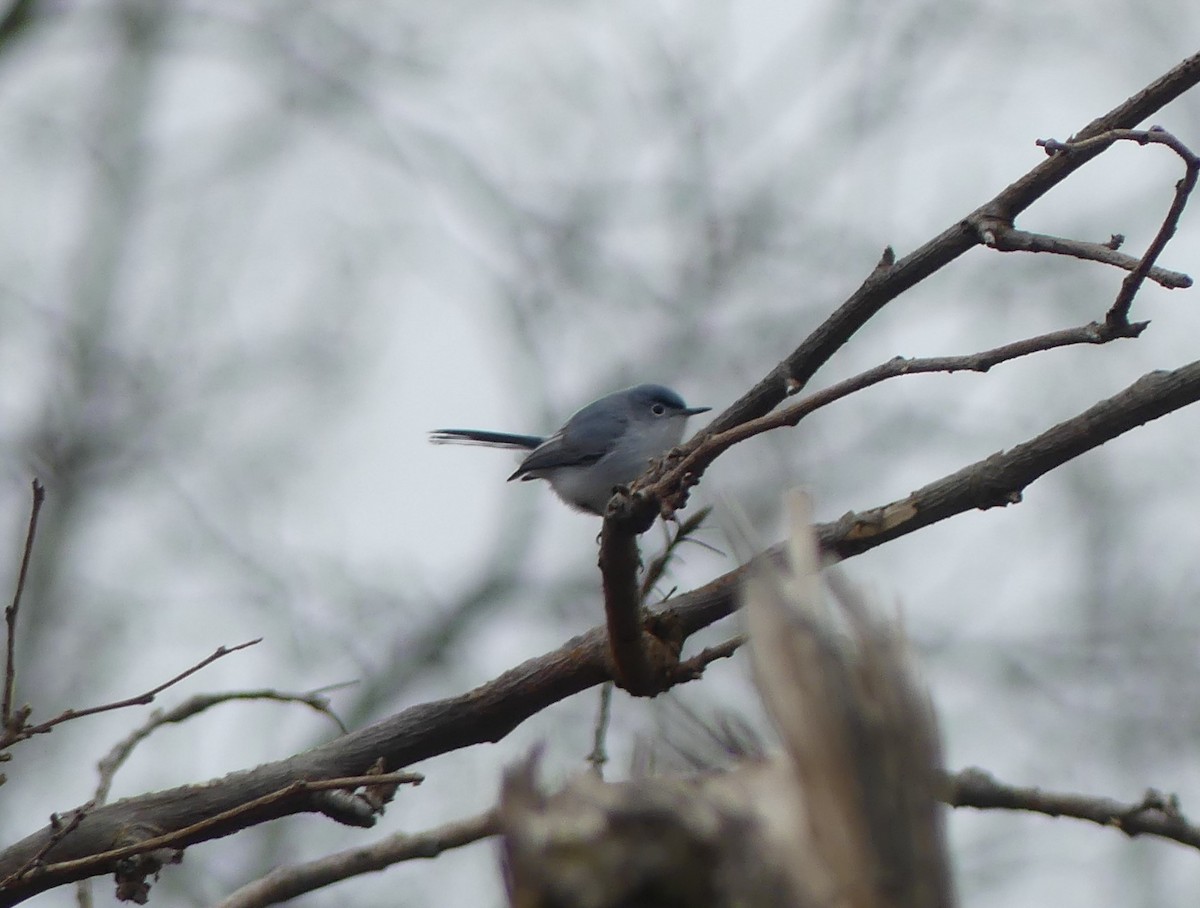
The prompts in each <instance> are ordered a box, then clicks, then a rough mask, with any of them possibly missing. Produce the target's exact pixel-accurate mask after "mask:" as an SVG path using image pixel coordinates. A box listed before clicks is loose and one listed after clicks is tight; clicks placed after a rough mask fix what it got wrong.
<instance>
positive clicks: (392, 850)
mask: <svg viewBox="0 0 1200 908" xmlns="http://www.w3.org/2000/svg"><path fill="white" fill-rule="evenodd" d="M498 831H499V830H498V829H497V822H496V814H495V811H491V810H489V811H486V812H485V813H481V814H479V815H477V816H474V817H468V818H467V819H465V820H458V821H456V822H453V823H446V824H445V825H444V826H438V827H436V828H434V829H429V830H426V831H425V832H421V833H417V834H416V835H407V834H405V833H399V834H397V835H393V836H389V837H388V838H386V839H383V840H382V841H379V842H376V843H375V844H374V845H366V846H363V847H360V848H350V849H347V850H346V851H339V852H337V853H335V854H330V855H326V856H325V857H322V858H317V859H316V860H313V861H306V862H305V863H303V864H295V865H293V866H291V867H279V868H276V869H275V870H272V871H271V872H270V873H268V874H267V875H266V876H264V877H262V878H260V879H257V880H255V881H254V882H252V883H247V884H246V885H245V886H243V887H242V888H241V889H238V890H237V891H235V892H232V893H230V894H229V895H228V896H226V897H225V898H224V899H222V900H221V901H220V902H219V903H218V904H217V908H263V906H265V905H275V904H278V903H279V902H284V901H287V900H288V899H294V898H295V897H296V896H298V895H303V894H304V893H306V892H312V891H313V890H315V889H320V888H321V887H323V886H328V885H329V884H330V883H336V882H339V881H341V880H345V879H349V878H350V877H352V876H358V875H360V874H363V873H371V872H373V871H377V870H383V869H384V868H386V867H390V866H391V865H392V864H398V863H400V862H401V861H411V860H413V859H415V858H436V857H437V856H438V855H439V854H441V853H442V852H443V851H449V850H450V849H451V848H461V847H462V846H463V845H470V844H471V843H472V842H478V841H479V840H480V839H486V838H488V837H490V836H493V835H496V833H497V832H498Z"/></svg>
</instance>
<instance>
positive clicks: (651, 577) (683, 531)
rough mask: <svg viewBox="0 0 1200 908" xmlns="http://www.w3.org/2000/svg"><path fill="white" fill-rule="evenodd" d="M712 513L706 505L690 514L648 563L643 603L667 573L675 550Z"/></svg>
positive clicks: (643, 588)
mask: <svg viewBox="0 0 1200 908" xmlns="http://www.w3.org/2000/svg"><path fill="white" fill-rule="evenodd" d="M711 513H712V508H711V507H704V508H700V510H698V511H696V513H695V514H689V515H688V517H687V519H686V520H684V521H683V522H682V523H680V524H679V525H678V527H677V529H676V530H675V535H673V536H672V537H671V538H670V539H668V540H667V545H666V547H665V548H664V549H663V550H662V552H661V554H659V555H657V556H656V557H655V558H653V559H652V560H651V561H650V563H649V564H648V565H646V570H645V573H644V574H643V575H642V591H641V593H642V603H643V604H644V603H645V602H646V600H647V599H649V598H650V594H651V592H653V590H654V587H655V586H656V585H657V584H658V581H659V580H661V579H662V576H663V574H665V573H666V571H667V566H668V565H669V564H670V563H671V558H672V557H673V556H674V555H675V550H676V549H678V548H679V546H681V545H683V543H685V542H687V541H688V540H689V539H690V538H691V537H692V535H693V534H694V533H695V532H696V531H697V530H698V529H700V526H701V525H702V524H703V523H704V521H705V520H706V519H708V515H709V514H711Z"/></svg>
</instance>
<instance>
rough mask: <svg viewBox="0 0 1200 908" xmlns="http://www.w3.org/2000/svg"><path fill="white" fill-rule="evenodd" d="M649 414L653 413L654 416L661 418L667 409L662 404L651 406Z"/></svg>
mask: <svg viewBox="0 0 1200 908" xmlns="http://www.w3.org/2000/svg"><path fill="white" fill-rule="evenodd" d="M650 412H651V413H653V414H654V415H655V416H662V415H663V414H664V413H666V412H667V408H666V407H664V406H663V405H662V404H652V405H651V407H650Z"/></svg>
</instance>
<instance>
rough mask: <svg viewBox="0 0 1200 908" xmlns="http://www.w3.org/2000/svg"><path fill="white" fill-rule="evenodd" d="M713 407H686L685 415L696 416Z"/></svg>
mask: <svg viewBox="0 0 1200 908" xmlns="http://www.w3.org/2000/svg"><path fill="white" fill-rule="evenodd" d="M711 409H712V407H684V408H683V415H684V416H696V415H697V414H699V413H707V412H708V411H709V410H711Z"/></svg>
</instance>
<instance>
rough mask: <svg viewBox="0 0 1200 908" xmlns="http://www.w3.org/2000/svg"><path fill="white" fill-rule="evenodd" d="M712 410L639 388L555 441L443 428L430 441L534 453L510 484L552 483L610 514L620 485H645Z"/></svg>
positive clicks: (654, 388)
mask: <svg viewBox="0 0 1200 908" xmlns="http://www.w3.org/2000/svg"><path fill="white" fill-rule="evenodd" d="M710 409H712V408H711V407H689V406H688V405H687V404H685V403H684V402H683V398H682V397H680V396H679V395H678V394H676V393H675V392H674V391H672V390H671V389H670V388H664V387H663V386H662V385H638V386H637V387H634V388H627V389H625V390H624V391H617V392H616V393H615V394H609V395H608V396H607V397H602V398H600V399H599V400H596V401H593V402H592V403H590V404H588V405H587V406H586V407H584V408H583V409H582V410H580V411H579V412H578V413H576V414H575V415H574V416H572V417H571V418H570V419H568V420H567V424H566V425H565V426H563V427H562V428H561V429H559V430H558V431H557V432H555V433H554V434H553V435H551V436H550V437H549V438H543V437H542V436H540V435H511V434H509V433H507V432H486V431H482V430H479V429H439V430H438V431H436V432H431V433H429V438H430V441H433V442H435V443H437V444H467V445H472V444H474V445H484V446H486V447H490V448H517V449H521V450H525V451H529V456H527V457H526V458H525V459H524V460H522V461H521V465H520V466H519V467H517V469H516V472H515V473H513V474H512V476H510V477H508V478H509V481H512V480H514V479H522V480H529V479H544V480H546V481H547V482H548V483H550V487H551V488H552V489H554V491H555V493H557V495H558V497H559V498H561V499H562V500H563V501H565V502H566V503H567V504H569V505H571V506H572V507H575V508H578V509H579V510H581V511H587V512H589V513H591V514H603V513H604V507H605V505H607V504H608V500H609V499H610V498H611V497H612V494H613V488H614V487H615V486H623V485H628V484H629V483H631V482H633V481H634V480H635V479H637V478H638V477H639V476H640V475H641V474H642V473H643V472H644V471H645V469H646V467H648V466H649V465H650V461H652V460H654V458H656V457H659V456H661V455H663V454H665V453H666V452H667V451H669V450H671V448H673V447H675V446H676V445H677V444H679V442H680V441H682V440H683V428H684V424H685V423H686V422H687V419H688V417H689V416H695V415H696V414H697V413H705V412H707V411H708V410H710Z"/></svg>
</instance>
